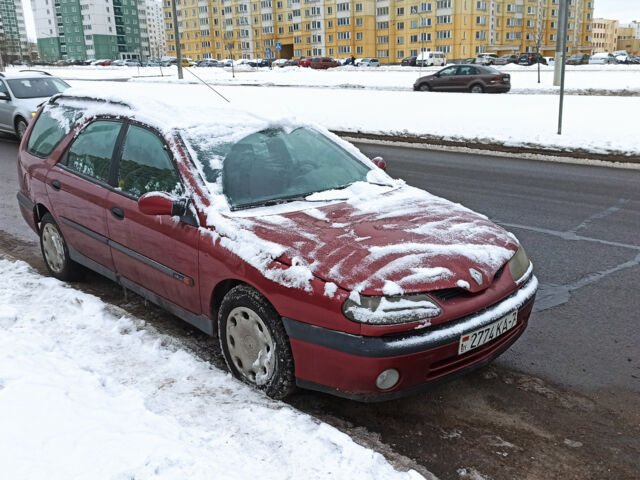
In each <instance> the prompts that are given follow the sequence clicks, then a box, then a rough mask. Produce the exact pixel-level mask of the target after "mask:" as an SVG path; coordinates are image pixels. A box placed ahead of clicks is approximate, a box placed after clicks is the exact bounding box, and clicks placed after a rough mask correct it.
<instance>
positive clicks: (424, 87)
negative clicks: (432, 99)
mask: <svg viewBox="0 0 640 480" xmlns="http://www.w3.org/2000/svg"><path fill="white" fill-rule="evenodd" d="M418 90H420V91H421V92H430V91H431V87H430V86H429V84H428V83H421V84H420V85H419V86H418Z"/></svg>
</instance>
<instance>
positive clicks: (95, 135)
mask: <svg viewBox="0 0 640 480" xmlns="http://www.w3.org/2000/svg"><path fill="white" fill-rule="evenodd" d="M121 127H122V123H120V122H115V121H109V120H98V121H96V122H93V123H91V124H89V125H88V126H87V127H86V128H85V129H84V130H83V131H82V132H81V133H80V135H78V137H77V138H76V139H75V141H74V142H73V145H71V148H69V150H68V151H67V154H66V156H65V158H64V159H63V161H62V164H63V165H65V166H66V167H67V168H69V169H70V170H73V171H74V172H78V173H80V174H82V175H85V176H87V177H91V178H94V179H96V180H99V181H101V182H103V183H108V182H109V173H110V172H111V158H112V157H113V150H114V148H115V146H116V140H117V138H118V134H119V133H120V128H121Z"/></svg>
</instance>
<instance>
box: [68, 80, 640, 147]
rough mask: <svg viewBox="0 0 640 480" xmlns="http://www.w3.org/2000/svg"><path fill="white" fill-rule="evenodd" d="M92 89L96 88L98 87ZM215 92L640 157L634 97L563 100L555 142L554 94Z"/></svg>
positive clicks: (405, 130)
mask: <svg viewBox="0 0 640 480" xmlns="http://www.w3.org/2000/svg"><path fill="white" fill-rule="evenodd" d="M78 83H79V85H82V86H86V85H87V82H78ZM95 86H96V88H98V89H99V88H100V86H101V84H100V83H97V82H96V84H95ZM122 88H126V87H125V84H122ZM217 88H218V90H219V91H220V92H221V93H222V94H223V95H224V96H226V97H227V98H229V99H230V100H231V101H232V103H234V104H236V105H243V106H245V107H246V108H247V109H248V110H250V111H254V112H257V113H260V112H263V113H267V112H268V113H269V114H270V115H273V114H275V113H278V112H279V113H281V114H282V115H283V116H288V117H294V118H297V119H302V120H306V121H310V122H315V123H319V124H321V125H322V126H324V127H326V128H329V129H331V130H336V131H346V132H366V133H372V134H387V135H414V136H419V135H430V136H436V137H442V138H444V139H454V140H459V141H473V142H480V143H499V144H505V145H513V146H518V145H529V146H533V147H537V148H542V149H552V150H564V149H570V150H571V149H584V150H589V151H591V152H595V153H608V152H612V151H613V152H627V153H628V154H633V155H638V154H640V142H638V122H637V112H638V111H640V97H603V96H568V97H565V113H564V128H563V135H557V119H558V98H557V97H556V96H552V95H471V94H466V93H433V92H396V91H384V92H381V91H374V90H344V89H309V88H293V87H292V88H265V87H237V86H234V87H228V86H227V87H217ZM211 95H212V96H216V95H215V93H213V92H211ZM221 101H222V100H221ZM602 118H605V119H606V121H602V120H601V119H602ZM620 160H623V158H621V159H620Z"/></svg>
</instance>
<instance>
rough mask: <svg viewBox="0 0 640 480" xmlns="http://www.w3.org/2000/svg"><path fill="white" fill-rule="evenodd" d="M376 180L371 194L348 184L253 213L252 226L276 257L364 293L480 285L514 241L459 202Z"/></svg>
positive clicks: (490, 276)
mask: <svg viewBox="0 0 640 480" xmlns="http://www.w3.org/2000/svg"><path fill="white" fill-rule="evenodd" d="M379 188H380V190H381V193H380V194H379V195H376V196H374V197H371V195H370V191H369V192H368V193H369V194H367V195H358V194H357V193H356V194H355V195H353V192H350V198H349V199H348V200H346V201H339V202H336V203H331V204H329V205H327V204H326V203H325V204H323V206H321V207H318V208H307V209H303V210H298V211H294V212H289V213H283V214H276V215H261V216H256V217H252V218H251V223H252V224H253V225H252V227H251V230H252V232H253V234H255V235H256V236H257V237H259V238H260V239H262V240H264V241H265V242H267V243H268V244H271V245H273V244H277V245H280V246H282V247H283V251H284V253H283V254H282V255H280V257H279V258H278V260H279V261H280V262H283V263H285V264H287V265H293V266H295V267H296V268H300V267H301V266H305V267H307V268H308V269H309V270H310V271H311V273H312V274H313V275H314V276H316V277H318V278H320V279H322V280H324V281H326V282H333V283H335V284H337V285H338V286H340V287H342V288H344V289H347V290H356V291H358V292H361V293H364V294H369V295H374V294H381V293H384V294H387V295H392V294H397V293H403V292H404V293H411V292H424V291H428V290H438V289H444V288H452V287H462V288H466V289H468V290H470V291H479V290H482V289H484V288H486V287H488V286H489V285H490V284H491V281H492V280H493V277H494V275H495V274H496V272H497V271H498V270H499V269H500V268H501V267H502V266H503V265H504V264H505V262H507V261H508V260H509V259H510V258H511V257H512V256H513V254H514V252H515V251H516V250H517V248H518V242H517V240H516V239H515V237H514V236H513V235H512V234H510V233H508V232H506V231H505V230H503V229H502V228H500V227H498V226H497V225H495V224H494V223H492V222H491V221H489V220H488V219H487V218H486V217H484V216H482V215H480V214H477V213H475V212H472V211H471V210H469V209H467V208H465V207H463V206H461V205H459V204H455V203H452V202H449V201H447V200H444V199H442V198H439V197H436V196H433V195H431V194H429V193H427V192H424V191H422V190H419V189H416V188H412V187H408V186H401V187H400V188H389V187H379ZM367 190H370V188H369V189H367ZM470 268H473V269H475V270H477V271H478V272H480V273H481V274H482V276H483V282H482V285H478V283H477V282H476V281H474V280H473V279H472V276H471V273H470V271H469V269H470Z"/></svg>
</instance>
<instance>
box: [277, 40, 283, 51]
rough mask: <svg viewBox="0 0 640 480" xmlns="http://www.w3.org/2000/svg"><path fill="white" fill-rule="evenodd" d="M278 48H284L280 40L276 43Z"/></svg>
mask: <svg viewBox="0 0 640 480" xmlns="http://www.w3.org/2000/svg"><path fill="white" fill-rule="evenodd" d="M276 50H282V43H280V42H277V43H276Z"/></svg>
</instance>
